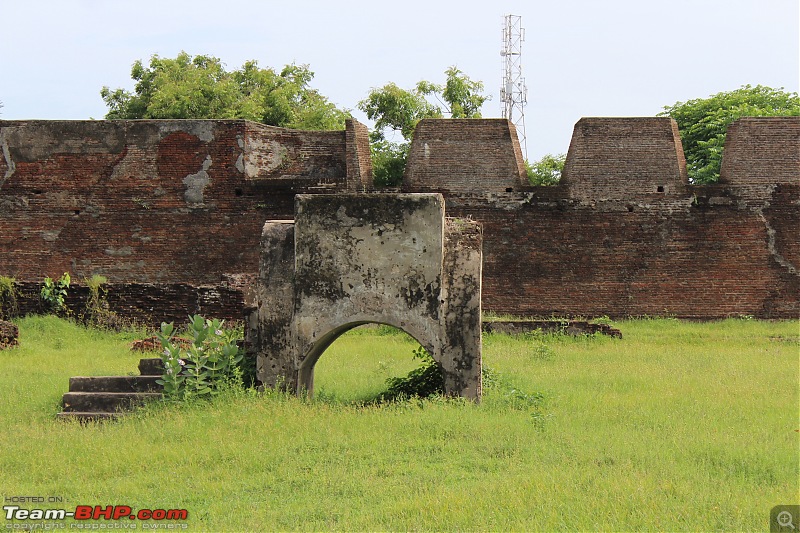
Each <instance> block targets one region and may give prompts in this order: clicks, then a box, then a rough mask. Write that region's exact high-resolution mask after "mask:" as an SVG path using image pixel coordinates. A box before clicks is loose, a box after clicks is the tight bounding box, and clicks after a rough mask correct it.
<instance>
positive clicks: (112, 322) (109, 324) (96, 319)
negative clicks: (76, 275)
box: [81, 274, 131, 331]
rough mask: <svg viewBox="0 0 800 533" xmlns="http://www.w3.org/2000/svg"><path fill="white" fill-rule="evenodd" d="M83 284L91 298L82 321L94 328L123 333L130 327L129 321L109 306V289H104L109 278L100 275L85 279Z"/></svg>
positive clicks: (88, 299)
mask: <svg viewBox="0 0 800 533" xmlns="http://www.w3.org/2000/svg"><path fill="white" fill-rule="evenodd" d="M83 283H84V284H85V285H86V287H87V288H88V289H89V297H88V298H87V299H86V308H85V310H84V314H83V316H82V317H81V318H82V320H83V321H84V322H85V323H86V324H88V325H90V326H93V327H96V328H102V329H110V330H114V331H121V330H122V329H125V328H126V327H130V326H131V323H130V321H129V320H125V319H123V318H121V317H120V316H119V315H117V313H115V312H114V311H112V310H111V309H110V308H109V306H108V300H106V296H107V295H108V289H106V288H105V287H104V285H105V284H106V283H108V278H106V277H105V276H100V275H98V274H95V275H93V276H92V277H91V278H89V279H86V278H84V280H83Z"/></svg>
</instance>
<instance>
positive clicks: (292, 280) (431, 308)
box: [249, 194, 482, 400]
mask: <svg viewBox="0 0 800 533" xmlns="http://www.w3.org/2000/svg"><path fill="white" fill-rule="evenodd" d="M444 214H445V213H444V201H443V199H442V197H441V195H439V194H358V195H298V196H297V197H296V199H295V221H294V222H293V223H292V222H287V221H270V222H267V223H266V224H265V225H264V229H263V233H262V240H261V265H260V273H259V282H258V308H257V310H256V312H255V313H254V314H253V316H252V317H251V324H250V328H249V329H250V337H251V343H252V345H253V346H255V348H256V350H257V354H258V355H257V358H258V362H257V365H258V377H259V379H260V380H261V382H262V383H264V384H265V385H266V386H271V387H272V386H281V385H282V386H285V387H287V388H289V389H292V390H296V391H298V392H299V391H303V390H305V391H308V392H313V383H314V381H313V379H314V365H315V364H316V362H317V360H318V359H319V357H320V355H321V354H322V353H323V352H324V351H325V349H326V348H327V347H328V346H330V344H331V343H332V342H333V341H334V340H336V338H338V337H339V336H340V335H341V334H343V333H344V332H346V331H348V330H349V329H352V328H353V327H356V326H358V325H361V324H366V323H380V324H388V325H391V326H394V327H397V328H399V329H402V330H404V331H406V332H407V333H409V334H410V335H411V336H413V337H414V338H416V339H417V340H418V341H419V342H420V343H421V344H422V345H423V346H424V347H425V348H426V349H427V350H428V351H429V352H430V353H431V355H432V356H433V358H434V360H436V362H437V363H438V364H439V366H440V367H441V369H442V373H443V376H444V379H445V391H446V393H447V394H449V395H454V396H463V397H467V398H471V399H474V400H479V399H480V395H481V302H480V299H481V266H482V265H481V263H482V252H481V244H482V239H481V229H480V226H479V225H478V224H477V223H474V222H471V221H467V220H459V219H448V218H445V216H444Z"/></svg>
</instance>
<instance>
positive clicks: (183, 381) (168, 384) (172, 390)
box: [156, 315, 243, 401]
mask: <svg viewBox="0 0 800 533" xmlns="http://www.w3.org/2000/svg"><path fill="white" fill-rule="evenodd" d="M223 326H224V321H222V320H217V319H213V320H210V319H205V318H203V317H202V316H200V315H195V316H193V317H189V327H188V330H187V337H189V339H190V341H191V343H190V344H189V346H188V347H182V346H181V343H180V342H173V333H174V325H173V324H172V323H169V324H167V323H162V324H161V331H160V332H158V333H156V336H157V337H158V340H159V342H160V343H161V347H162V348H163V352H162V355H161V360H162V361H163V362H164V373H163V374H162V376H161V379H159V380H158V383H160V384H161V385H163V387H164V395H165V396H166V397H167V399H168V400H172V401H186V400H192V399H198V398H210V397H211V396H214V395H216V394H217V393H219V392H220V390H222V389H225V388H235V387H239V388H241V386H242V370H241V368H240V366H239V363H240V362H241V361H242V358H243V353H242V351H241V350H240V348H239V346H238V344H237V342H236V333H235V332H234V331H231V330H226V329H224V328H223Z"/></svg>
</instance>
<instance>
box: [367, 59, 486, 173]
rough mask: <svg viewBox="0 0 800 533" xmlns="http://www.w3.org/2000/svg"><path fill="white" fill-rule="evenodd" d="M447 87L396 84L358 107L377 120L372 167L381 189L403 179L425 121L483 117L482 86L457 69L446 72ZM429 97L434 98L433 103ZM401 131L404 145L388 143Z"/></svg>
mask: <svg viewBox="0 0 800 533" xmlns="http://www.w3.org/2000/svg"><path fill="white" fill-rule="evenodd" d="M445 75H446V80H445V83H444V85H440V84H435V83H431V82H429V81H425V80H423V81H420V82H418V83H417V84H416V86H415V87H414V88H413V89H410V90H407V89H402V88H400V87H398V86H397V85H396V84H394V83H388V84H386V85H384V86H383V87H380V88H376V89H372V90H371V91H370V92H369V94H368V95H367V97H366V98H365V99H364V100H361V101H360V102H359V103H358V108H359V109H361V110H362V111H363V112H364V113H366V114H367V118H369V119H370V120H374V121H375V128H374V130H373V131H372V132H371V133H370V138H371V141H372V157H373V161H372V168H373V173H374V175H375V183H376V185H379V186H396V185H399V184H400V183H401V182H402V180H403V171H404V169H405V163H406V158H407V156H408V149H409V144H410V142H411V139H412V138H413V136H414V129H415V128H416V127H417V123H418V122H419V121H420V120H422V119H424V118H442V117H443V116H445V114H446V115H447V116H449V117H450V118H480V116H481V114H480V110H481V107H482V106H483V104H484V102H486V101H487V100H488V99H489V98H490V96H489V95H484V94H483V83H481V82H479V81H474V80H471V79H470V78H469V77H468V76H467V75H466V74H464V73H463V72H462V71H460V70H459V69H458V68H456V67H450V68H448V69H447V70H446V71H445ZM429 98H433V99H435V101H436V102H437V103H433V102H432V101H431V100H429ZM387 130H393V131H394V132H399V133H400V134H401V135H402V137H403V139H404V142H401V143H396V142H392V141H389V140H388V139H387V137H386V131H387Z"/></svg>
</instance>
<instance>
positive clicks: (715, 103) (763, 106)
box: [659, 85, 800, 184]
mask: <svg viewBox="0 0 800 533" xmlns="http://www.w3.org/2000/svg"><path fill="white" fill-rule="evenodd" d="M778 115H783V116H788V115H794V116H797V115H800V98H798V95H797V93H787V92H784V91H783V88H780V89H772V88H770V87H764V86H761V85H756V86H755V87H751V86H750V85H744V86H742V87H741V88H739V89H736V90H734V91H729V92H721V93H717V94H715V95H712V96H710V97H708V98H698V99H694V100H689V101H687V102H677V103H675V104H674V105H672V106H666V107H664V111H663V112H661V113H659V116H669V117H672V118H674V119H675V121H676V122H677V123H678V129H679V131H680V135H681V142H682V144H683V152H684V154H685V156H686V166H687V171H688V174H689V179H690V181H691V182H692V183H695V184H705V183H714V182H716V181H717V180H718V179H719V170H720V164H721V162H722V149H723V147H724V144H725V134H726V133H727V131H728V126H729V125H730V124H731V123H732V122H733V121H735V120H736V119H739V118H741V117H766V116H778Z"/></svg>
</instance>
